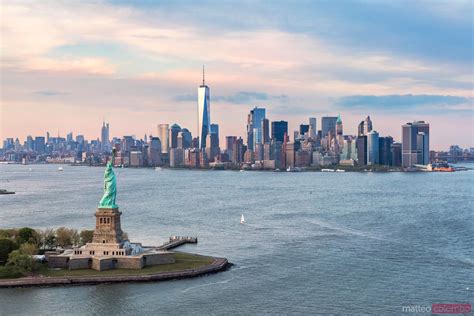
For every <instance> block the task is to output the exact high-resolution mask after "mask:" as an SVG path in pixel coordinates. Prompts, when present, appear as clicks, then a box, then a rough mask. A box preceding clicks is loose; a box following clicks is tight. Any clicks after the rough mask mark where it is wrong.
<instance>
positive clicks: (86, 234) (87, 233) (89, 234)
mask: <svg viewBox="0 0 474 316" xmlns="http://www.w3.org/2000/svg"><path fill="white" fill-rule="evenodd" d="M80 237H81V245H85V244H87V243H88V242H92V238H93V237H94V231H93V230H87V229H85V230H83V231H81V233H80Z"/></svg>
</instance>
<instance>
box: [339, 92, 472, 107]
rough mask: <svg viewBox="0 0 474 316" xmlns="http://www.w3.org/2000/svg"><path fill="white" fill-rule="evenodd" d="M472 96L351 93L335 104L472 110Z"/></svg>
mask: <svg viewBox="0 0 474 316" xmlns="http://www.w3.org/2000/svg"><path fill="white" fill-rule="evenodd" d="M473 100H474V99H473V98H469V97H461V96H451V95H427V94H422V95H411V94H406V95H380V96H378V95H351V96H346V97H342V98H338V99H336V100H335V101H334V104H335V105H336V106H339V107H341V108H345V109H367V110H381V111H407V110H419V109H423V110H426V109H432V110H439V111H442V110H454V111H456V110H467V111H469V110H470V111H472V110H473V109H474V108H473Z"/></svg>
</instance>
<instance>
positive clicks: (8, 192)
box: [0, 189, 243, 216]
mask: <svg viewBox="0 0 474 316" xmlns="http://www.w3.org/2000/svg"><path fill="white" fill-rule="evenodd" d="M0 194H15V192H13V191H7V190H4V189H1V190H0ZM242 216H243V215H242Z"/></svg>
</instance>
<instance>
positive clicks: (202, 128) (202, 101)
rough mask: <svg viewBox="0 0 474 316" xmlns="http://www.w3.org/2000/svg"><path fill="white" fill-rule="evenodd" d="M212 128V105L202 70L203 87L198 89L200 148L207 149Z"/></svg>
mask: <svg viewBox="0 0 474 316" xmlns="http://www.w3.org/2000/svg"><path fill="white" fill-rule="evenodd" d="M210 128H211V105H210V95H209V87H208V86H207V85H206V84H205V81H204V68H203V69H202V85H200V86H199V88H198V137H199V148H201V149H202V148H205V147H206V138H207V135H208V134H209V132H210Z"/></svg>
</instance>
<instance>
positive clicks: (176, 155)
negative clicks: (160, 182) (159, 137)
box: [170, 148, 184, 168]
mask: <svg viewBox="0 0 474 316" xmlns="http://www.w3.org/2000/svg"><path fill="white" fill-rule="evenodd" d="M183 164H184V150H183V149H182V148H170V167H171V168H176V167H181V166H182V165H183Z"/></svg>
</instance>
